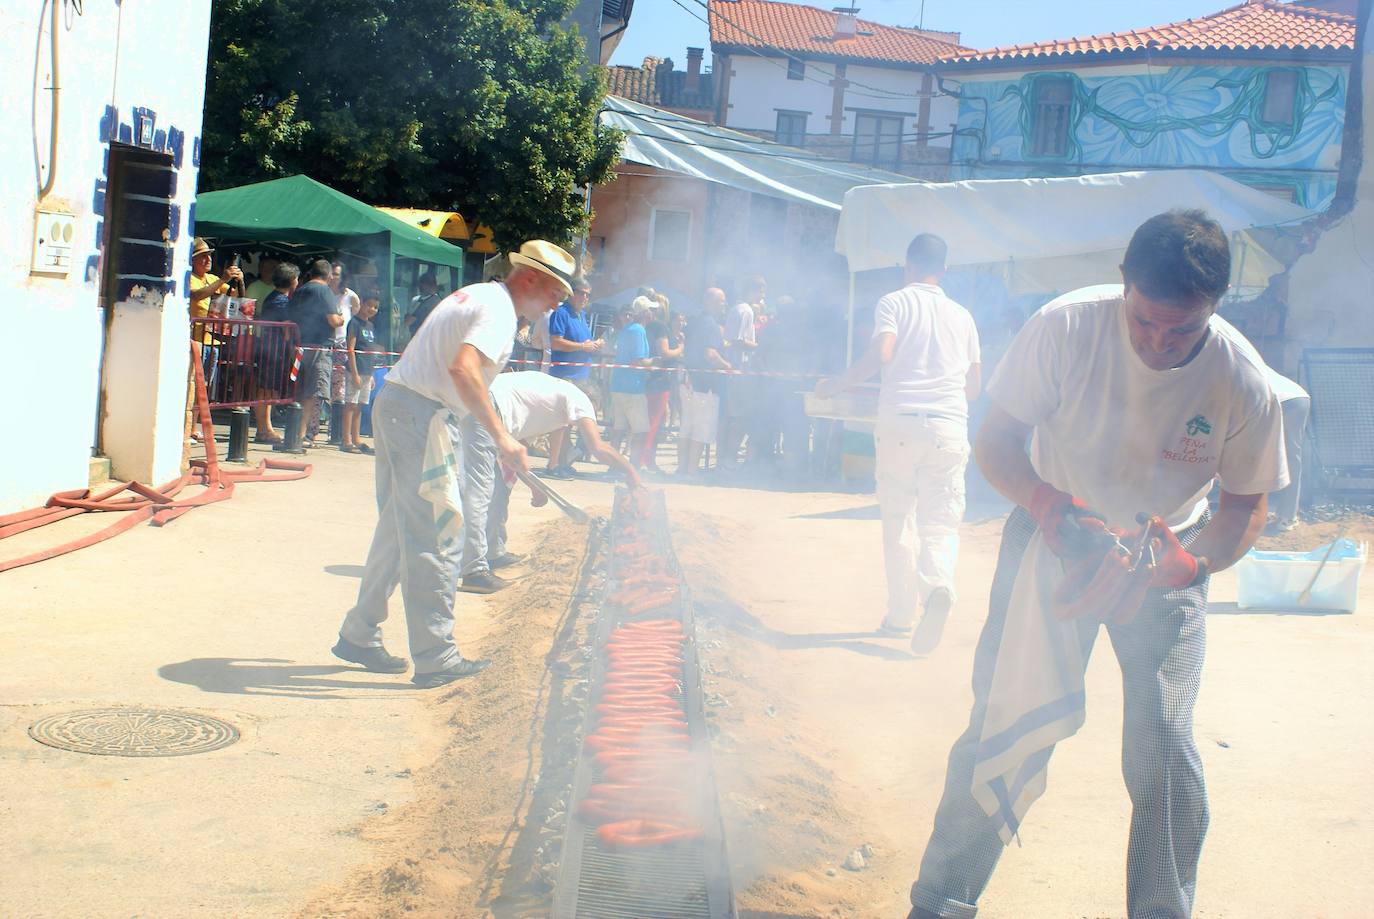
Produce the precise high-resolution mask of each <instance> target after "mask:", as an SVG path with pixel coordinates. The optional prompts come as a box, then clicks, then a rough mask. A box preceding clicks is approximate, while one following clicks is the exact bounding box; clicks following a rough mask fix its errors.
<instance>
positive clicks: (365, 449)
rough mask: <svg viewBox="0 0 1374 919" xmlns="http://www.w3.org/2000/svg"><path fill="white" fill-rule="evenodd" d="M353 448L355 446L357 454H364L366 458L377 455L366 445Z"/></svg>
mask: <svg viewBox="0 0 1374 919" xmlns="http://www.w3.org/2000/svg"><path fill="white" fill-rule="evenodd" d="M355 446H357V448H358V452H359V453H366V454H367V455H368V456H376V455H377V451H376V450H374V449H372V448H371V447H369V446H368V445H367V444H356V445H355Z"/></svg>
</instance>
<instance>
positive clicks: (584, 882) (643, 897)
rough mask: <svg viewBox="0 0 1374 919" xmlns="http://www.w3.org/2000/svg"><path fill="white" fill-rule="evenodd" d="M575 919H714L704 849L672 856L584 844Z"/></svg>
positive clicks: (592, 834)
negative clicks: (708, 893)
mask: <svg viewBox="0 0 1374 919" xmlns="http://www.w3.org/2000/svg"><path fill="white" fill-rule="evenodd" d="M576 915H577V919H698V917H700V919H711V915H712V913H711V906H710V902H709V898H708V895H707V892H706V866H705V864H704V861H703V851H702V847H701V846H700V845H694V846H691V847H686V846H677V847H674V848H673V849H672V851H670V852H663V851H660V852H643V853H638V852H637V853H631V854H626V853H621V852H606V851H604V850H602V849H601V848H600V847H598V846H597V841H596V831H595V830H591V829H589V830H587V831H586V833H585V834H584V836H583V839H582V872H581V876H580V877H579V878H578V884H577V914H576Z"/></svg>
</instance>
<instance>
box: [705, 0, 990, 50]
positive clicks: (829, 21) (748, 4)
mask: <svg viewBox="0 0 1374 919" xmlns="http://www.w3.org/2000/svg"><path fill="white" fill-rule="evenodd" d="M707 11H708V18H709V19H710V22H711V47H712V48H718V47H726V48H759V49H767V50H770V51H777V50H781V51H787V52H790V53H792V54H798V55H814V56H822V57H825V58H830V59H836V58H838V59H844V60H854V61H876V62H881V63H897V64H933V63H935V62H936V61H937V60H939V59H940V57H941V56H943V55H947V54H949V53H950V52H951V51H968V50H971V49H967V48H962V47H961V46H960V45H959V36H958V34H957V33H950V32H927V31H922V30H920V29H903V28H899V27H897V26H885V25H883V24H881V23H877V22H869V21H868V20H866V19H860V20H858V22H857V26H858V28H857V34H856V35H855V36H854V37H853V38H840V39H837V38H836V37H835V14H834V13H833V12H831V11H830V10H823V9H818V8H817V7H814V6H803V5H802V4H799V3H777V2H774V0H708V6H707Z"/></svg>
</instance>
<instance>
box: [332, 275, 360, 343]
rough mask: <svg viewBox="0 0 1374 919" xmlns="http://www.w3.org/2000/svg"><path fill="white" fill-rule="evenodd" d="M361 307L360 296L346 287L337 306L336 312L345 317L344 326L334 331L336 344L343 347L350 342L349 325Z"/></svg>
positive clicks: (340, 294) (341, 292) (340, 293)
mask: <svg viewBox="0 0 1374 919" xmlns="http://www.w3.org/2000/svg"><path fill="white" fill-rule="evenodd" d="M361 305H362V304H361V303H360V302H359V300H358V295H357V294H355V293H354V292H353V291H352V290H350V289H348V288H347V287H345V288H344V289H343V290H341V291H339V300H338V302H337V303H336V304H335V308H334V312H336V313H338V314H339V315H340V316H342V317H343V321H344V324H343V325H341V326H339V327H338V328H337V329H335V330H334V342H335V344H339V345H343V344H346V343H347V342H348V323H349V321H350V320H351V319H352V318H353V314H354V313H355V312H357V311H358V307H359V306H361Z"/></svg>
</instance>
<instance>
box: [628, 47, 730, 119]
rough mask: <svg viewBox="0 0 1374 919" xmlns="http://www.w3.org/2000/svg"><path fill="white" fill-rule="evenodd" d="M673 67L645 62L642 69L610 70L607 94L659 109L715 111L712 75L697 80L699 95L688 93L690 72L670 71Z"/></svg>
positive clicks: (662, 62) (647, 60)
mask: <svg viewBox="0 0 1374 919" xmlns="http://www.w3.org/2000/svg"><path fill="white" fill-rule="evenodd" d="M665 64H667V65H668V66H664V65H665ZM672 66H673V65H672V62H671V61H663V60H660V59H658V58H645V59H644V66H643V67H626V66H624V65H619V66H616V67H607V68H606V77H607V81H608V83H609V87H608V89H607V91H608V92H609V93H610V94H611V95H613V96H620V97H621V98H622V99H629V100H631V101H632V102H642V103H643V104H645V105H652V106H654V107H656V108H670V109H703V110H708V109H712V108H714V107H715V92H714V84H713V82H712V76H711V74H709V73H703V74H701V75H700V77H698V80H697V91H696V92H695V93H689V92H687V72H686V71H685V70H677V69H669V68H670V67H672Z"/></svg>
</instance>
